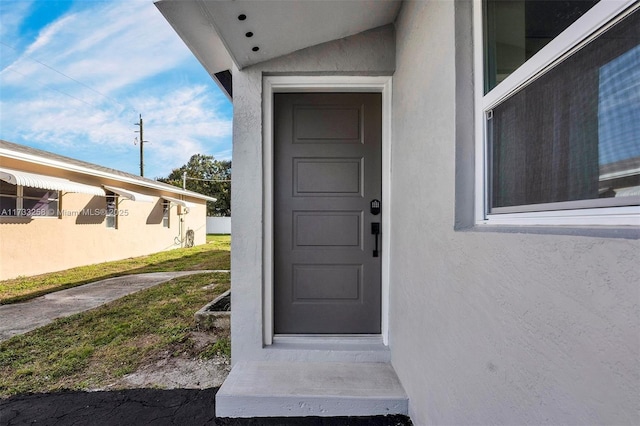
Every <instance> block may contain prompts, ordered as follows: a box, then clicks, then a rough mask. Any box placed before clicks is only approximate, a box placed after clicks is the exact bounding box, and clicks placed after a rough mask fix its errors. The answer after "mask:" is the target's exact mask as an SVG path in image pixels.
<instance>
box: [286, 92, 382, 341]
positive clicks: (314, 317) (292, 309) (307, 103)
mask: <svg viewBox="0 0 640 426" xmlns="http://www.w3.org/2000/svg"><path fill="white" fill-rule="evenodd" d="M381 123H382V97H381V95H380V94H379V93H279V94H275V95H274V170H275V175H274V313H275V315H274V321H275V323H274V331H275V333H276V334H347V333H348V334H379V333H380V322H381V318H380V316H381V315H380V312H381V288H380V287H381V284H380V282H381V281H380V257H379V256H378V257H374V249H375V244H376V241H375V238H376V237H375V236H374V235H372V233H371V232H372V225H371V223H372V222H376V223H380V222H381V216H382V215H381V214H378V215H374V214H372V213H371V211H370V202H371V201H372V200H374V199H375V200H380V199H381V198H382V177H381V173H382V165H381V155H382V151H381V145H382V124H381ZM381 231H384V230H381ZM381 234H382V232H381ZM379 246H380V242H379V241H378V247H379Z"/></svg>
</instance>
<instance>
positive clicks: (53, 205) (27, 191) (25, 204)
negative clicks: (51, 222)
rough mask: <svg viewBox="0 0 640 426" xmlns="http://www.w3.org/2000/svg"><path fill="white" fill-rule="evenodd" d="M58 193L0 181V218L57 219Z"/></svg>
mask: <svg viewBox="0 0 640 426" xmlns="http://www.w3.org/2000/svg"><path fill="white" fill-rule="evenodd" d="M58 200H59V192H58V191H53V190H48V189H40V188H31V187H28V186H22V185H13V184H11V183H8V182H5V181H3V180H0V216H5V217H6V216H9V217H58V202H59V201H58Z"/></svg>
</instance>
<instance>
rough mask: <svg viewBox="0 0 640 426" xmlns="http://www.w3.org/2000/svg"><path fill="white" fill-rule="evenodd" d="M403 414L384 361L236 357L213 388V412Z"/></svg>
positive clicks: (398, 389)
mask: <svg viewBox="0 0 640 426" xmlns="http://www.w3.org/2000/svg"><path fill="white" fill-rule="evenodd" d="M387 414H404V415H407V414H408V398H407V395H406V393H405V392H404V389H403V388H402V385H401V384H400V381H399V380H398V376H397V375H396V373H395V371H394V370H393V367H392V366H391V364H389V363H338V362H281V361H256V362H239V363H237V364H236V365H234V367H233V369H232V370H231V373H230V374H229V376H228V377H227V380H226V381H225V382H224V384H223V385H222V387H221V388H220V390H219V391H218V393H217V394H216V416H217V417H301V416H320V417H332V416H374V415H387Z"/></svg>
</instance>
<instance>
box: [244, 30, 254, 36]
mask: <svg viewBox="0 0 640 426" xmlns="http://www.w3.org/2000/svg"><path fill="white" fill-rule="evenodd" d="M245 37H253V33H252V32H251V31H249V32H248V33H246V34H245Z"/></svg>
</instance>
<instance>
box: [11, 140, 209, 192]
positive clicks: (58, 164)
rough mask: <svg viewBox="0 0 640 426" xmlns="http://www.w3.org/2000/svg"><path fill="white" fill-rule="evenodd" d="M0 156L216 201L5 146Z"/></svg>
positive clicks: (176, 188)
mask: <svg viewBox="0 0 640 426" xmlns="http://www.w3.org/2000/svg"><path fill="white" fill-rule="evenodd" d="M0 156H3V157H6V158H11V159H14V160H20V161H25V162H28V163H33V164H38V165H43V166H48V167H53V168H56V169H60V170H66V171H70V172H75V173H81V174H85V175H90V176H96V177H101V178H105V179H112V180H115V181H118V182H124V183H128V184H132V185H136V186H140V187H144V188H150V189H155V190H158V191H165V192H172V193H174V194H180V195H183V196H186V197H191V198H197V199H200V200H205V201H216V199H215V198H213V197H209V196H207V195H203V194H199V193H197V192H193V191H187V190H184V189H180V188H178V187H177V186H176V187H172V186H170V185H167V186H165V185H166V184H161V183H158V184H154V183H153V181H149V182H143V181H140V180H136V179H134V178H130V177H126V176H119V175H117V174H114V173H109V172H105V171H101V170H93V169H90V168H88V167H83V166H79V165H75V164H69V163H64V162H62V161H58V160H53V159H50V158H46V157H41V156H39V155H32V154H26V153H22V152H15V151H11V150H8V149H5V148H0ZM174 188H175V189H174Z"/></svg>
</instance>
